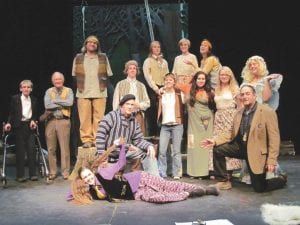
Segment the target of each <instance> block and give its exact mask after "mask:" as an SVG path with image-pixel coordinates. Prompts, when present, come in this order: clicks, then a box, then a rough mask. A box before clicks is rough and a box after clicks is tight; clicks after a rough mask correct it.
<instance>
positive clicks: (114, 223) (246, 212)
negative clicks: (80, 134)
mask: <svg viewBox="0 0 300 225" xmlns="http://www.w3.org/2000/svg"><path fill="white" fill-rule="evenodd" d="M279 162H280V165H281V167H282V169H283V170H284V171H286V172H287V173H288V184H287V186H286V187H285V188H284V189H281V190H276V191H272V192H268V193H261V194H258V193H255V192H254V191H253V190H252V188H251V187H250V186H248V185H245V184H241V183H239V182H238V180H236V181H235V182H234V184H233V185H234V187H233V189H231V190H228V191H221V194H220V195H219V196H218V197H215V196H204V197H201V198H194V199H188V200H186V201H182V202H176V203H168V204H153V203H147V202H142V201H126V202H122V203H109V202H106V201H97V202H95V203H94V204H92V205H88V206H77V205H73V204H71V203H68V202H67V201H66V200H65V197H66V195H67V193H68V191H69V188H70V181H66V180H63V179H62V177H58V178H57V179H56V180H55V181H54V183H53V184H46V182H45V180H43V179H40V180H39V181H37V182H33V181H27V182H26V183H22V184H20V183H17V182H16V181H15V180H14V176H15V169H14V166H13V165H10V166H7V178H8V180H7V187H6V188H5V189H3V188H0V206H1V207H0V224H1V225H2V224H3V225H16V224H17V225H33V224H34V225H35V224H38V225H67V224H68V225H69V224H70V225H104V224H105V225H108V224H110V225H154V224H156V225H169V224H170V225H174V224H175V222H189V221H194V220H197V219H202V220H214V219H228V220H229V221H231V222H232V223H233V224H234V225H263V224H266V223H264V222H263V220H262V217H261V212H260V206H261V205H262V204H263V203H271V204H288V205H290V204H292V205H298V206H299V205H300V188H299V187H300V173H299V171H300V156H298V155H297V156H290V155H286V156H280V158H279ZM181 180H182V181H186V182H191V183H202V184H211V183H214V182H213V181H210V180H195V179H190V178H188V177H184V178H182V179H181Z"/></svg>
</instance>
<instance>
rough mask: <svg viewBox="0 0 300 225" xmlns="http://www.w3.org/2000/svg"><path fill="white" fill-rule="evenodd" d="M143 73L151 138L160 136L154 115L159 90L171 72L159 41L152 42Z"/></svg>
mask: <svg viewBox="0 0 300 225" xmlns="http://www.w3.org/2000/svg"><path fill="white" fill-rule="evenodd" d="M143 72H144V76H145V79H146V81H147V84H148V86H149V87H150V88H149V89H148V90H149V92H148V94H149V98H150V105H151V107H150V108H149V110H147V112H146V113H147V115H148V116H147V118H148V121H147V125H148V132H149V134H148V135H149V136H158V132H159V128H158V126H157V124H156V123H155V120H153V115H156V113H157V102H158V95H159V89H160V88H161V87H162V86H163V85H164V76H165V74H167V73H168V72H169V67H168V62H167V61H166V60H165V59H164V58H163V55H162V52H161V45H160V42H158V41H152V42H151V44H150V48H149V55H148V58H146V59H145V61H144V64H143Z"/></svg>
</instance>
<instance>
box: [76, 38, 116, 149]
mask: <svg viewBox="0 0 300 225" xmlns="http://www.w3.org/2000/svg"><path fill="white" fill-rule="evenodd" d="M81 51H82V53H80V54H77V55H76V57H75V58H74V61H73V70H72V75H73V76H74V77H75V78H76V84H77V92H76V97H77V107H78V114H79V120H80V139H81V142H82V143H83V147H84V148H89V147H93V146H95V141H96V132H97V128H98V123H99V121H100V120H101V119H102V117H103V116H104V113H105V107H106V99H107V82H108V80H107V79H108V76H112V75H113V74H112V71H111V68H110V64H109V61H108V58H107V56H106V54H104V53H101V51H100V43H99V40H98V39H97V37H96V36H93V35H92V36H89V37H87V38H86V40H85V41H84V44H83V47H82V49H81Z"/></svg>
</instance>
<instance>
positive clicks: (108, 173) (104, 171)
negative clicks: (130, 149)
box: [98, 145, 126, 180]
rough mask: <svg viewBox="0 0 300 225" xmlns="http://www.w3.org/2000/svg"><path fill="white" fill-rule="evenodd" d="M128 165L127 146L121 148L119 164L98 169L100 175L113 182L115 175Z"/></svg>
mask: <svg viewBox="0 0 300 225" xmlns="http://www.w3.org/2000/svg"><path fill="white" fill-rule="evenodd" d="M125 164H126V154H125V145H122V146H121V150H120V154H119V160H118V162H117V163H114V164H111V165H109V166H107V167H105V168H101V167H100V166H99V167H98V173H99V174H100V175H101V176H102V177H103V178H104V179H107V180H112V178H113V177H114V175H115V174H116V173H117V172H119V170H120V169H121V168H122V167H123V166H124V165H125Z"/></svg>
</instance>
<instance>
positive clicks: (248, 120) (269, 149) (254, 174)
mask: <svg viewBox="0 0 300 225" xmlns="http://www.w3.org/2000/svg"><path fill="white" fill-rule="evenodd" d="M240 98H241V101H242V103H243V105H244V107H243V108H242V109H240V110H239V111H238V112H237V114H236V115H235V117H234V121H233V129H232V130H231V132H227V133H224V134H222V135H220V136H217V137H215V138H214V139H205V140H203V141H202V142H201V145H202V146H204V147H213V160H214V170H215V173H216V175H217V176H218V177H220V178H221V179H222V182H218V183H217V184H216V186H217V187H219V189H223V190H226V189H231V187H232V185H231V182H230V181H229V179H228V174H227V170H226V161H225V157H231V158H238V159H245V160H246V162H247V165H248V168H249V172H250V178H251V185H252V187H253V189H254V191H256V192H265V191H271V190H275V189H279V188H283V187H284V186H285V184H286V182H287V176H286V175H282V174H280V175H279V176H278V177H274V178H272V179H266V173H267V172H272V173H273V172H274V171H275V166H276V165H277V158H278V155H279V149H280V132H279V128H278V120H277V115H276V113H275V112H274V111H273V110H272V109H271V108H270V107H268V106H267V105H262V104H259V103H257V102H256V93H255V89H254V88H253V87H252V86H251V85H243V86H242V87H241V89H240Z"/></svg>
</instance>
